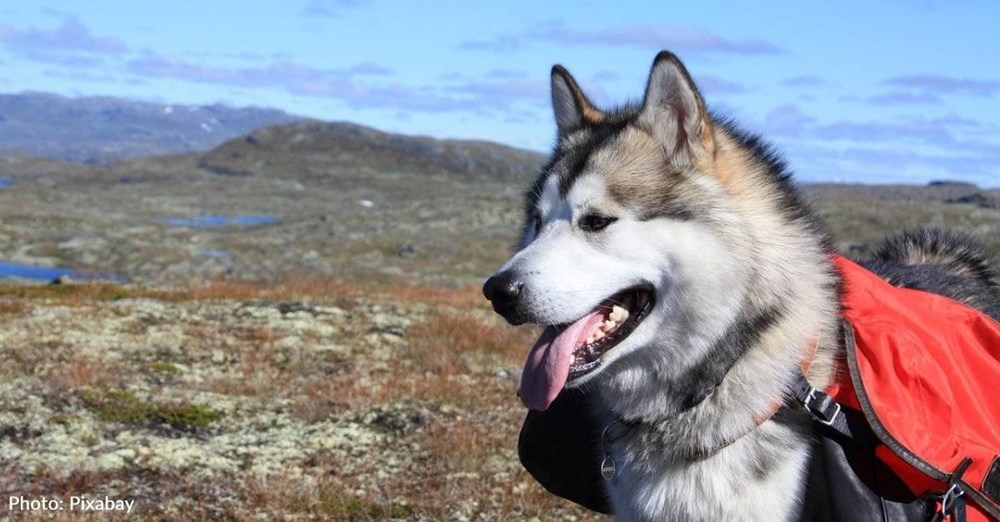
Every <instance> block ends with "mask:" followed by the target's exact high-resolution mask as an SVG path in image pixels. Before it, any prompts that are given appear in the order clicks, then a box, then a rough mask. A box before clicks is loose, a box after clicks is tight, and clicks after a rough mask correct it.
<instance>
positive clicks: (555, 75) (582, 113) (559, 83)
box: [552, 65, 604, 139]
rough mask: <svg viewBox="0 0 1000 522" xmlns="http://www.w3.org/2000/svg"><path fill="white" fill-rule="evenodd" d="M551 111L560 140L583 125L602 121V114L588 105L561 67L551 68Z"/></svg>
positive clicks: (574, 82)
mask: <svg viewBox="0 0 1000 522" xmlns="http://www.w3.org/2000/svg"><path fill="white" fill-rule="evenodd" d="M552 110H553V111H554V112H555V116H556V128H557V129H558V133H559V138H560V139H562V138H563V137H565V136H566V135H568V134H569V133H571V132H573V131H574V130H576V129H579V128H580V127H581V126H583V124H584V123H599V122H601V121H602V120H604V113H603V112H601V111H600V110H598V109H597V108H596V107H594V104H592V103H590V100H588V99H587V95H585V94H583V90H581V89H580V86H579V85H577V83H576V80H574V79H573V77H572V76H571V75H570V74H569V71H567V70H566V69H565V68H563V66H561V65H553V66H552Z"/></svg>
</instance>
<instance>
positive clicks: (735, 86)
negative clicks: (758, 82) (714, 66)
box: [695, 74, 747, 95]
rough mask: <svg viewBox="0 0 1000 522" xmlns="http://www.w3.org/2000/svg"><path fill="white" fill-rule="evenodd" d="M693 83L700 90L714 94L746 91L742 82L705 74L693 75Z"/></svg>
mask: <svg viewBox="0 0 1000 522" xmlns="http://www.w3.org/2000/svg"><path fill="white" fill-rule="evenodd" d="M695 83H697V84H698V88H699V89H701V90H702V91H704V92H706V93H708V94H714V95H721V94H739V93H742V92H746V91H747V87H746V86H745V85H743V84H742V83H739V82H734V81H731V80H726V79H723V78H719V77H718V76H711V75H707V74H700V75H697V76H695Z"/></svg>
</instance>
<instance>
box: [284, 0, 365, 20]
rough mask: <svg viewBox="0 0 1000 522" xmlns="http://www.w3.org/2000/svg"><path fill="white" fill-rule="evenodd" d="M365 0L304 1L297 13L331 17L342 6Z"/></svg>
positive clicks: (349, 6) (308, 15) (353, 5)
mask: <svg viewBox="0 0 1000 522" xmlns="http://www.w3.org/2000/svg"><path fill="white" fill-rule="evenodd" d="M364 3H365V0H310V1H309V2H306V4H305V5H304V6H302V9H300V10H299V15H301V16H306V17H320V18H333V17H336V16H337V14H338V12H340V11H343V9H344V8H352V7H358V6H361V5H364Z"/></svg>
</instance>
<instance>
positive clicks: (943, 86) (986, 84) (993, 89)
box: [885, 74, 1000, 96]
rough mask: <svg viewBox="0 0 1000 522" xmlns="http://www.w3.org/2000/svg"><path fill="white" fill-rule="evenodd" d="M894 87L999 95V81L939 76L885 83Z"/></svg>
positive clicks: (902, 78)
mask: <svg viewBox="0 0 1000 522" xmlns="http://www.w3.org/2000/svg"><path fill="white" fill-rule="evenodd" d="M885 83H886V84H888V85H892V86H894V87H904V88H911V89H920V90H923V91H930V92H937V93H962V94H974V95H978V96H992V95H994V94H996V93H1000V81H998V80H980V79H972V78H956V77H953V76H944V75H940V74H916V75H911V76H897V77H894V78H890V79H889V80H888V81H886V82H885Z"/></svg>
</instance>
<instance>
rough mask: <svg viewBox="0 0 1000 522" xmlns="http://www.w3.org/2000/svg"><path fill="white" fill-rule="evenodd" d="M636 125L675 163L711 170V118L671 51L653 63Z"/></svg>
mask: <svg viewBox="0 0 1000 522" xmlns="http://www.w3.org/2000/svg"><path fill="white" fill-rule="evenodd" d="M639 122H640V123H641V124H642V125H643V126H644V127H645V128H646V129H647V131H649V132H650V133H651V134H652V135H653V138H655V139H656V140H657V141H658V142H659V143H660V144H661V145H662V146H663V149H664V150H665V151H666V152H667V154H668V155H669V156H671V158H673V159H674V160H675V161H678V160H679V161H681V162H685V161H686V162H688V163H690V164H691V165H693V166H695V167H696V168H701V169H708V168H710V166H711V163H712V158H713V157H714V155H715V140H714V138H713V135H712V122H711V118H710V117H709V115H708V110H707V109H706V108H705V102H704V101H703V100H702V99H701V94H699V93H698V88H697V87H695V85H694V81H693V80H691V76H690V75H689V74H688V72H687V69H685V68H684V64H682V63H681V61H680V60H679V59H678V58H677V57H676V56H674V54H673V53H671V52H668V51H661V52H660V54H658V55H656V59H655V60H654V61H653V68H652V70H650V72H649V83H648V84H647V85H646V96H645V98H644V99H643V101H642V110H641V111H640V113H639Z"/></svg>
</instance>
